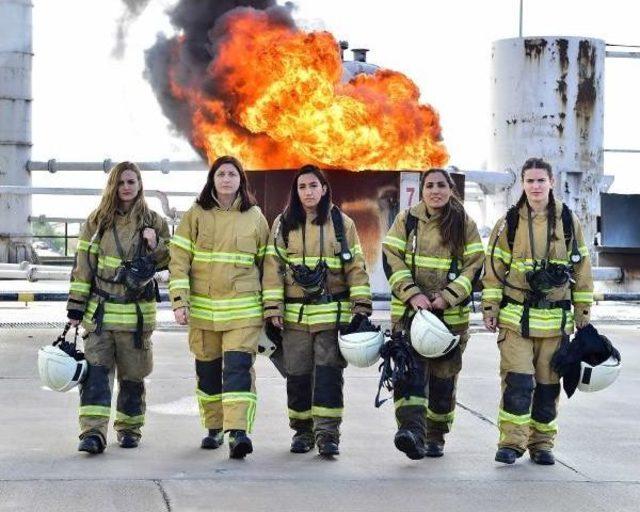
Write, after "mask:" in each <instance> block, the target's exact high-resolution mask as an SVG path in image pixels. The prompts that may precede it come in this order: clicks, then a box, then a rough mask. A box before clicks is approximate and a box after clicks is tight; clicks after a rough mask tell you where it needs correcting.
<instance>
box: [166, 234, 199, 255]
mask: <svg viewBox="0 0 640 512" xmlns="http://www.w3.org/2000/svg"><path fill="white" fill-rule="evenodd" d="M170 244H171V245H175V246H176V247H180V249H184V250H185V251H187V252H191V253H193V251H194V247H195V245H194V243H193V242H192V241H191V240H189V239H188V238H184V237H182V236H179V235H173V237H172V238H171V242H170Z"/></svg>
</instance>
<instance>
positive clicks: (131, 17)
mask: <svg viewBox="0 0 640 512" xmlns="http://www.w3.org/2000/svg"><path fill="white" fill-rule="evenodd" d="M149 1H150V0H122V3H124V11H123V12H122V14H121V15H120V18H118V23H117V26H116V43H115V46H114V47H113V50H112V52H111V55H112V56H113V57H115V58H116V59H121V58H122V57H124V53H125V51H126V49H127V35H128V34H129V27H130V26H131V24H132V23H133V22H134V21H135V20H136V18H138V16H140V15H141V14H142V13H143V12H144V10H145V9H146V8H147V5H149Z"/></svg>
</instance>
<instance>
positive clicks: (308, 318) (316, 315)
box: [284, 301, 351, 325]
mask: <svg viewBox="0 0 640 512" xmlns="http://www.w3.org/2000/svg"><path fill="white" fill-rule="evenodd" d="M340 304H341V313H340V322H341V323H348V322H349V321H350V320H351V304H350V303H349V302H342V301H341V302H340ZM301 306H302V304H292V303H288V304H287V303H285V305H284V308H285V311H284V319H285V320H286V321H287V322H290V323H298V316H299V313H300V307H301ZM337 314H338V303H337V302H330V303H329V304H307V305H305V306H304V309H303V313H302V319H301V321H300V324H302V325H318V324H325V323H335V322H336V316H337Z"/></svg>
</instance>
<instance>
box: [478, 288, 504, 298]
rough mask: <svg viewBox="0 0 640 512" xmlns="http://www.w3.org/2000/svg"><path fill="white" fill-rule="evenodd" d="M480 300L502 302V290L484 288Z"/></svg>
mask: <svg viewBox="0 0 640 512" xmlns="http://www.w3.org/2000/svg"><path fill="white" fill-rule="evenodd" d="M482 300H502V288H485V289H484V290H482Z"/></svg>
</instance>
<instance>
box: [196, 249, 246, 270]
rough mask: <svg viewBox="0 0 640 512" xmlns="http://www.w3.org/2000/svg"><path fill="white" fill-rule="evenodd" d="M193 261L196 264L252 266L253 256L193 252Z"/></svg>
mask: <svg viewBox="0 0 640 512" xmlns="http://www.w3.org/2000/svg"><path fill="white" fill-rule="evenodd" d="M194 254H195V256H194V258H193V261H195V262H198V263H233V264H238V265H246V266H252V265H253V264H254V263H255V260H254V255H253V254H247V253H241V252H205V251H195V253H194Z"/></svg>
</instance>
